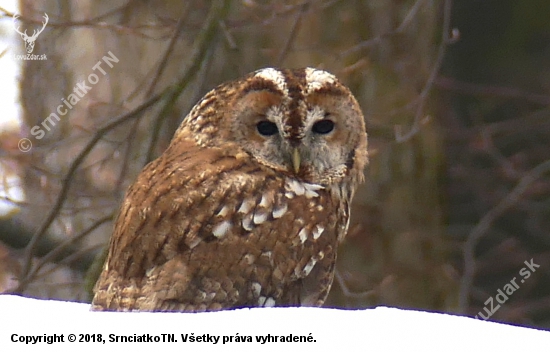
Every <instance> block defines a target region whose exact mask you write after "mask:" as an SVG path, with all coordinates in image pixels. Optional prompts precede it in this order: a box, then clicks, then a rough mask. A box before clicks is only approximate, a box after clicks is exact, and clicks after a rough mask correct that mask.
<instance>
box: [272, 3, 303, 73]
mask: <svg viewBox="0 0 550 352" xmlns="http://www.w3.org/2000/svg"><path fill="white" fill-rule="evenodd" d="M308 8H309V1H307V2H304V3H303V4H302V6H300V10H299V11H298V13H297V14H296V19H295V20H294V23H293V24H292V28H291V29H290V34H289V35H288V38H287V40H286V43H285V45H284V46H283V48H282V49H281V52H280V53H279V57H278V58H277V61H275V62H276V63H277V66H281V65H282V64H283V62H284V61H285V58H286V56H287V54H288V52H289V50H290V48H291V47H292V43H294V40H295V39H296V35H297V34H298V32H299V31H300V24H301V23H302V18H303V17H304V14H305V13H306V11H307V9H308Z"/></svg>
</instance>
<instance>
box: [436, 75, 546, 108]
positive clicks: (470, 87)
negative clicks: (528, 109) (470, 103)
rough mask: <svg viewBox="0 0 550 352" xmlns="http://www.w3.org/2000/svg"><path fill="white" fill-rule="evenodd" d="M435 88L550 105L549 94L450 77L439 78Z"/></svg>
mask: <svg viewBox="0 0 550 352" xmlns="http://www.w3.org/2000/svg"><path fill="white" fill-rule="evenodd" d="M435 86H436V87H438V88H441V89H445V90H450V91H454V92H459V93H461V94H467V95H476V96H486V97H495V98H503V99H523V100H526V101H528V102H530V103H534V104H538V105H543V106H548V105H550V96H549V95H547V94H536V93H530V92H525V91H522V90H521V89H518V88H514V87H500V86H490V85H482V84H477V83H468V82H462V81H458V80H456V79H454V78H450V77H441V76H440V77H438V78H437V79H436V80H435Z"/></svg>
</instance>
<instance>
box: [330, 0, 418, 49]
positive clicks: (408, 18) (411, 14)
mask: <svg viewBox="0 0 550 352" xmlns="http://www.w3.org/2000/svg"><path fill="white" fill-rule="evenodd" d="M425 1H426V0H417V1H416V2H415V3H414V5H413V6H412V7H411V9H410V10H409V12H408V13H407V15H406V16H405V18H404V19H403V21H401V24H400V25H399V27H397V28H396V29H394V30H393V31H389V32H386V33H383V34H380V35H379V36H377V37H374V38H371V39H369V40H366V41H364V42H361V43H359V44H357V45H356V46H354V47H351V48H349V49H348V50H344V51H343V52H341V53H340V54H338V59H343V58H345V57H347V56H349V55H353V54H355V53H357V52H359V51H361V50H364V49H367V48H370V47H372V46H374V45H377V44H380V43H381V42H382V41H384V40H386V39H388V38H390V37H393V36H396V35H399V34H401V33H403V32H404V31H405V29H407V27H408V26H409V25H410V24H411V23H412V20H413V19H414V18H415V17H416V14H417V13H418V11H419V10H420V8H421V7H422V5H423V3H424V2H425Z"/></svg>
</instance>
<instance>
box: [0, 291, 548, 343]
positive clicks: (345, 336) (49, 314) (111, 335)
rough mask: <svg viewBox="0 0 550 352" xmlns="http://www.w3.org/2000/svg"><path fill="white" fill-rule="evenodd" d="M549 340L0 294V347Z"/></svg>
mask: <svg viewBox="0 0 550 352" xmlns="http://www.w3.org/2000/svg"><path fill="white" fill-rule="evenodd" d="M73 337H74V338H75V339H76V341H75V342H71V341H70V340H72V339H73ZM117 339H118V342H115V341H116V340H117ZM163 340H164V341H165V342H162V341H163ZM171 340H173V341H174V342H167V341H171ZM184 340H187V342H183V341H184ZM275 340H276V342H275ZM281 340H283V342H281ZM14 341H15V342H14ZM44 341H46V342H44ZM48 341H49V342H52V343H51V344H49V343H48ZM86 341H87V342H86ZM155 341H158V342H155ZM288 341H291V342H288ZM300 341H302V342H300ZM549 345H550V332H546V331H539V330H534V329H527V328H522V327H515V326H510V325H504V324H497V323H492V322H486V321H481V320H476V319H472V318H467V317H460V316H452V315H447V314H438V313H428V312H419V311H411V310H400V309H396V308H386V307H379V308H375V309H367V310H354V311H345V310H337V309H319V308H261V309H240V310H234V311H223V312H215V313H200V314H182V313H105V312H90V311H89V305H87V304H81V303H70V302H60V301H42V300H36V299H31V298H24V297H18V296H9V295H0V350H1V351H122V350H129V351H132V352H135V351H148V352H150V351H156V350H162V351H185V350H190V351H221V350H224V351H228V350H229V351H231V350H235V351H237V350H238V351H301V352H302V351H304V352H305V351H315V352H319V351H529V350H531V351H542V350H546V349H547V348H548V346H549Z"/></svg>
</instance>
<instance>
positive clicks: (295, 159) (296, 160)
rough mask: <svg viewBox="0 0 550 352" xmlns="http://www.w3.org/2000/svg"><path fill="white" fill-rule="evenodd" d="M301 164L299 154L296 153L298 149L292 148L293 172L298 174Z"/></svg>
mask: <svg viewBox="0 0 550 352" xmlns="http://www.w3.org/2000/svg"><path fill="white" fill-rule="evenodd" d="M301 162H302V160H301V158H300V153H299V152H298V148H292V167H293V168H294V172H295V173H298V172H299V171H300V163H301Z"/></svg>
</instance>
